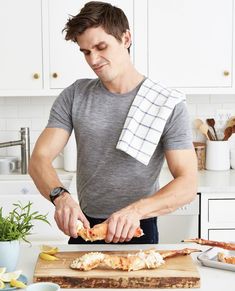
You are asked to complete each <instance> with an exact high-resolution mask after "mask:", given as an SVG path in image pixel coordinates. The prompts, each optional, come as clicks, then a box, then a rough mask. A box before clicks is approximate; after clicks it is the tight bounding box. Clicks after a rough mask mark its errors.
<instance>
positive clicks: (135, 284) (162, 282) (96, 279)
mask: <svg viewBox="0 0 235 291" xmlns="http://www.w3.org/2000/svg"><path fill="white" fill-rule="evenodd" d="M131 252H132V251H129V252H127V251H112V252H111V251H110V252H105V253H108V254H114V255H117V256H118V255H127V253H131ZM134 252H137V251H134ZM85 253H86V252H80V251H73V252H59V253H57V254H56V257H57V258H59V260H58V261H43V260H42V259H40V258H38V260H37V263H36V267H35V270H34V282H40V281H44V282H45V281H50V282H51V281H53V282H55V283H57V284H59V285H60V287H61V288H91V287H93V288H101V287H102V288H139V289H145V288H150V289H151V288H177V287H178V288H190V287H191V288H197V287H199V286H200V275H199V273H198V271H197V268H196V264H195V263H194V262H193V260H192V258H191V256H190V255H188V256H180V257H172V258H169V259H166V261H165V264H163V265H162V266H160V267H159V268H157V269H146V270H139V271H131V272H127V271H120V270H113V269H107V268H104V267H102V266H99V267H98V268H97V269H94V270H91V271H86V272H84V271H79V270H72V269H71V268H70V267H69V265H70V264H71V262H72V261H73V260H74V259H75V258H77V257H80V256H82V255H84V254H85Z"/></svg>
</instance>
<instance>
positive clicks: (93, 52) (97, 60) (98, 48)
mask: <svg viewBox="0 0 235 291" xmlns="http://www.w3.org/2000/svg"><path fill="white" fill-rule="evenodd" d="M129 41H130V34H129V33H128V32H127V33H126V34H124V35H123V38H122V41H121V42H119V41H118V40H117V39H116V38H115V37H114V36H112V35H110V34H107V33H106V32H105V31H104V29H103V28H102V27H95V28H88V29H87V30H85V31H84V33H83V34H81V35H79V36H78V37H77V43H78V45H79V47H80V51H81V52H83V54H84V56H85V58H86V61H87V63H88V64H89V66H90V67H91V68H92V70H93V71H94V72H95V73H96V75H97V76H98V77H99V78H100V79H101V80H102V81H103V82H111V81H113V80H115V78H117V77H118V76H120V75H121V74H122V72H123V71H124V70H125V64H126V63H127V58H129V54H128V51H127V48H128V47H129V45H130V44H129Z"/></svg>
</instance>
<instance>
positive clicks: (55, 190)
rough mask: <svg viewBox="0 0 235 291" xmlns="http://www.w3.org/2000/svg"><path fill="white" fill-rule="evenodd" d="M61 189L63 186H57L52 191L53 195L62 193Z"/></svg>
mask: <svg viewBox="0 0 235 291" xmlns="http://www.w3.org/2000/svg"><path fill="white" fill-rule="evenodd" d="M61 190H62V188H61V187H57V188H55V189H53V190H52V191H51V196H56V195H58V194H60V192H61Z"/></svg>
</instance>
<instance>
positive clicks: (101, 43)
mask: <svg viewBox="0 0 235 291" xmlns="http://www.w3.org/2000/svg"><path fill="white" fill-rule="evenodd" d="M103 44H105V45H106V42H105V41H101V42H99V43H97V44H95V45H93V46H92V47H91V48H92V49H93V48H95V47H97V46H100V45H103ZM80 51H81V52H84V51H87V52H89V51H90V50H88V49H83V48H80Z"/></svg>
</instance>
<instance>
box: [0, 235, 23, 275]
mask: <svg viewBox="0 0 235 291" xmlns="http://www.w3.org/2000/svg"><path fill="white" fill-rule="evenodd" d="M19 253H20V242H19V240H12V241H0V267H6V272H12V271H15V270H16V266H17V263H18V258H19Z"/></svg>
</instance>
